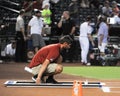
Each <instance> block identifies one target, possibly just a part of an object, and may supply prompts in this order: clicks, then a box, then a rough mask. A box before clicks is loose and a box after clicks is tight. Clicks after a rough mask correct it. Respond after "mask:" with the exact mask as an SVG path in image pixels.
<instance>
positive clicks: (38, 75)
mask: <svg viewBox="0 0 120 96" xmlns="http://www.w3.org/2000/svg"><path fill="white" fill-rule="evenodd" d="M72 41H73V40H72V38H71V37H70V36H69V35H66V36H63V37H61V38H60V40H59V43H56V44H50V45H47V46H45V47H43V48H41V49H40V50H39V51H38V52H37V53H36V54H35V56H34V57H33V59H32V61H31V62H30V65H29V68H30V69H31V70H32V74H34V76H33V77H32V79H33V80H34V81H35V82H36V83H42V82H44V83H58V82H57V81H56V80H55V79H54V75H56V74H59V73H61V72H62V70H63V66H62V65H61V63H62V56H61V55H60V53H61V51H62V50H63V49H68V48H70V46H71V44H72ZM44 76H48V78H47V79H46V80H44Z"/></svg>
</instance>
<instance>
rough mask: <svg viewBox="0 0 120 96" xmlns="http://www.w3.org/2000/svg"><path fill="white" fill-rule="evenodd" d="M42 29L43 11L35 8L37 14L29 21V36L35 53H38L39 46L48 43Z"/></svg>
mask: <svg viewBox="0 0 120 96" xmlns="http://www.w3.org/2000/svg"><path fill="white" fill-rule="evenodd" d="M42 29H43V21H42V18H41V12H40V11H39V10H35V15H34V16H33V18H32V19H31V20H30V21H29V23H28V36H29V37H31V39H32V44H33V47H34V51H35V53H37V51H38V50H39V48H42V47H43V46H45V45H46V44H45V41H44V40H43V37H42Z"/></svg>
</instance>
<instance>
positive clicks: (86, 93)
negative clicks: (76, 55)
mask: <svg viewBox="0 0 120 96" xmlns="http://www.w3.org/2000/svg"><path fill="white" fill-rule="evenodd" d="M27 65H28V63H23V64H22V63H3V64H0V96H72V87H71V88H52V87H51V88H47V87H45V88H37V87H5V86H4V83H5V81H7V80H31V77H32V75H31V74H29V73H27V72H25V71H24V67H25V66H27ZM64 66H80V64H79V63H75V64H66V63H65V64H64ZM55 78H56V79H57V80H58V81H74V80H80V81H85V80H86V79H87V80H88V81H96V82H104V83H106V85H105V87H110V92H103V90H101V89H100V88H83V96H120V80H97V79H92V78H84V77H80V76H72V75H68V74H63V73H62V74H59V75H56V76H55Z"/></svg>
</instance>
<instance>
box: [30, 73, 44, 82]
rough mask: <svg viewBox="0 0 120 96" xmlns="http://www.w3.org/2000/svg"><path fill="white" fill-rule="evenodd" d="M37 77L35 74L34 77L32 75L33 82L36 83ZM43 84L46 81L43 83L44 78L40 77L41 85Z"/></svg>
mask: <svg viewBox="0 0 120 96" xmlns="http://www.w3.org/2000/svg"><path fill="white" fill-rule="evenodd" d="M37 76H38V74H36V75H34V76H33V77H32V80H33V81H34V82H36V78H37ZM45 82H46V81H45V79H44V76H42V78H41V83H45Z"/></svg>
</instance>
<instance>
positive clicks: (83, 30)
mask: <svg viewBox="0 0 120 96" xmlns="http://www.w3.org/2000/svg"><path fill="white" fill-rule="evenodd" d="M90 21H91V17H90V16H87V17H86V21H85V22H83V23H82V24H81V25H80V35H79V42H80V46H81V62H82V64H86V65H90V62H88V60H87V57H88V52H89V46H90V44H89V41H90V42H91V44H92V45H93V46H94V42H93V39H92V36H91V33H92V31H93V29H92V27H91V26H90Z"/></svg>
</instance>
